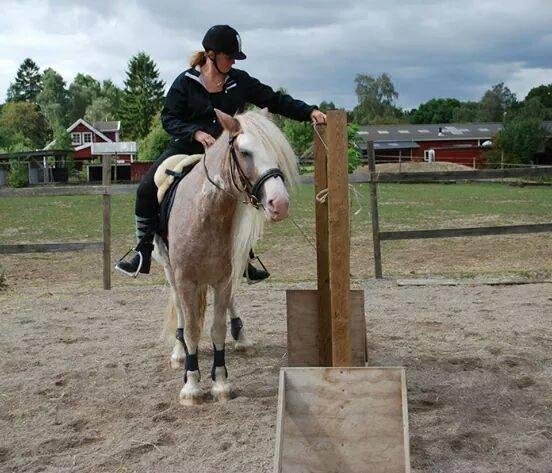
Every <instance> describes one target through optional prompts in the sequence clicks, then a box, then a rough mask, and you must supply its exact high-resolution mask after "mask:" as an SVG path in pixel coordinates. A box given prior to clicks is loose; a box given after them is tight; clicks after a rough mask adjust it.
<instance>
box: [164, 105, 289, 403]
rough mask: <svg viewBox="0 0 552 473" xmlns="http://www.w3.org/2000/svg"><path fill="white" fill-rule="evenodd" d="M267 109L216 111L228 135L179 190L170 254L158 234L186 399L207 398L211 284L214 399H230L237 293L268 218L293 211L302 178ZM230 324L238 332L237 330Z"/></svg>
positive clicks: (175, 353)
mask: <svg viewBox="0 0 552 473" xmlns="http://www.w3.org/2000/svg"><path fill="white" fill-rule="evenodd" d="M264 112H265V111H263V113H256V112H246V113H244V114H242V115H237V116H236V117H231V116H230V115H227V114H225V113H222V112H220V111H218V110H216V113H217V117H218V120H219V122H220V124H221V125H222V127H223V128H224V132H223V134H222V135H221V137H220V138H219V139H218V140H217V141H216V142H215V144H214V145H212V146H211V147H210V148H209V149H208V150H207V152H206V154H205V156H203V158H202V162H200V163H198V164H197V165H196V166H195V167H194V168H193V169H192V171H191V172H190V174H189V175H187V176H186V177H185V178H184V182H183V183H182V184H181V185H180V186H179V188H178V191H177V194H176V197H175V201H174V205H173V209H172V212H171V216H170V220H169V242H170V243H169V250H168V252H167V248H166V246H165V245H164V244H163V242H162V240H161V239H160V238H156V241H155V244H156V245H155V246H156V258H157V259H158V260H159V261H160V262H161V263H162V264H163V265H164V268H165V275H166V276H167V279H168V281H169V283H170V286H171V300H170V304H171V306H172V310H170V311H169V320H168V323H167V326H168V330H171V328H174V329H176V325H178V329H179V330H178V331H177V334H178V333H180V334H181V335H180V336H178V335H177V340H176V344H175V347H174V350H173V353H172V356H171V364H172V365H173V367H176V366H178V365H179V364H181V363H182V362H183V361H184V359H185V374H184V386H183V388H182V390H181V391H180V402H181V403H182V404H196V403H200V402H201V400H202V398H203V396H202V392H201V389H200V384H199V383H200V372H199V364H198V343H199V340H200V336H201V329H202V326H203V319H204V313H205V307H206V295H207V289H208V287H211V288H213V291H214V317H213V323H212V326H211V341H212V343H213V351H214V362H213V367H212V370H211V378H212V380H213V384H212V389H211V393H212V395H213V398H214V399H217V400H226V399H229V397H230V385H229V383H228V373H227V370H226V366H225V359H224V343H225V339H226V313H227V311H228V310H229V311H230V313H231V316H232V317H236V316H235V312H234V308H233V303H232V301H233V293H234V291H235V289H236V288H237V286H238V284H239V281H240V278H241V276H242V274H243V272H244V269H245V266H246V264H247V261H248V255H249V250H250V248H252V247H253V245H254V244H255V242H256V241H257V239H258V238H259V237H260V235H261V231H262V228H263V224H264V221H265V220H267V221H270V222H276V221H279V220H282V219H284V218H286V217H287V214H288V207H289V195H288V192H287V189H286V185H285V184H284V181H285V182H286V183H287V184H288V185H291V184H293V183H294V182H295V181H296V179H297V165H296V161H295V155H294V153H293V150H292V149H291V147H290V145H289V143H288V142H287V141H286V139H285V137H284V135H283V134H282V132H281V131H280V130H279V129H278V127H277V126H276V125H275V124H274V123H272V122H271V121H270V119H269V118H268V116H267V115H268V114H267V113H264ZM238 320H239V319H238ZM232 328H233V332H234V329H235V330H236V331H239V328H240V327H234V326H233V327H232ZM169 333H170V332H169ZM182 334H183V336H182ZM233 335H234V336H235V338H237V337H236V335H237V334H235V333H233Z"/></svg>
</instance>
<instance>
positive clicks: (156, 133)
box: [138, 113, 171, 161]
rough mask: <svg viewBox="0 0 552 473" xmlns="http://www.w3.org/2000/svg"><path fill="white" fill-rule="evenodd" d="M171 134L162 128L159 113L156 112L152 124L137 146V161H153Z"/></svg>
mask: <svg viewBox="0 0 552 473" xmlns="http://www.w3.org/2000/svg"><path fill="white" fill-rule="evenodd" d="M170 140H171V136H170V135H169V134H168V133H167V132H166V131H165V130H164V129H163V126H162V124H161V115H160V114H159V113H158V114H157V115H156V116H155V118H154V120H153V126H152V128H151V130H150V132H149V133H148V134H147V135H146V137H145V138H144V139H143V140H141V141H140V146H139V147H138V161H155V160H156V159H157V158H158V157H159V156H160V155H161V153H162V152H163V151H165V149H166V148H167V146H168V144H169V141H170Z"/></svg>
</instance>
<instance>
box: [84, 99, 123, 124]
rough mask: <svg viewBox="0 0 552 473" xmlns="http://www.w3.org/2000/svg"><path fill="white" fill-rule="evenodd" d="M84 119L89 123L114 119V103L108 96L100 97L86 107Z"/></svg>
mask: <svg viewBox="0 0 552 473" xmlns="http://www.w3.org/2000/svg"><path fill="white" fill-rule="evenodd" d="M84 119H85V120H86V121H87V122H89V123H94V122H102V121H114V120H116V119H117V118H116V116H115V114H114V113H113V105H112V103H111V102H110V101H109V99H108V98H107V97H98V98H96V99H94V101H93V102H92V103H91V104H90V105H89V106H88V107H86V112H85V113H84Z"/></svg>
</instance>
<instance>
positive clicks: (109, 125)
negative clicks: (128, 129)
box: [92, 121, 121, 133]
mask: <svg viewBox="0 0 552 473" xmlns="http://www.w3.org/2000/svg"><path fill="white" fill-rule="evenodd" d="M92 126H93V127H94V128H96V130H99V131H101V132H102V133H105V132H106V131H121V122H120V121H117V122H95V123H93V124H92Z"/></svg>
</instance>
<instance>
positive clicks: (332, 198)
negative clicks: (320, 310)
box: [326, 110, 351, 366]
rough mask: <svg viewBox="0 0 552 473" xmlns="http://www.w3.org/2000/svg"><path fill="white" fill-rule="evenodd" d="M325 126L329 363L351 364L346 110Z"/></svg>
mask: <svg viewBox="0 0 552 473" xmlns="http://www.w3.org/2000/svg"><path fill="white" fill-rule="evenodd" d="M327 117H328V126H327V133H326V136H327V138H328V142H327V145H328V159H327V170H328V236H329V245H328V247H329V269H330V311H331V321H332V364H333V366H350V363H351V343H350V329H351V321H350V303H349V290H350V234H349V231H350V229H349V174H348V155H347V148H348V139H347V113H346V112H345V111H343V110H330V111H328V114H327Z"/></svg>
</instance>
